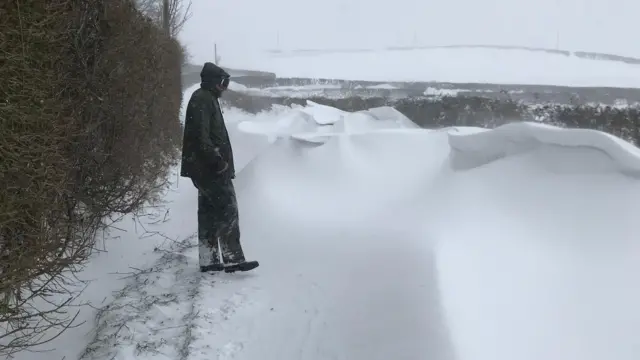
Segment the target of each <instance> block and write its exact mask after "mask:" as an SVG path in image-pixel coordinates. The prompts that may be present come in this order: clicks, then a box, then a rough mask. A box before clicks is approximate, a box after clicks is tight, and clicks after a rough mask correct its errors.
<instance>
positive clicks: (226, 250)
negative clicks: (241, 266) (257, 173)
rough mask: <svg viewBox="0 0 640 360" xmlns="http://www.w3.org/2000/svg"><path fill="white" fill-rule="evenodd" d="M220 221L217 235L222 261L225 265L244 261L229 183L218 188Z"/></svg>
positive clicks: (232, 188)
mask: <svg viewBox="0 0 640 360" xmlns="http://www.w3.org/2000/svg"><path fill="white" fill-rule="evenodd" d="M220 195H221V196H220V202H221V203H220V209H221V210H222V211H221V213H220V215H221V217H220V221H219V223H218V231H219V232H218V235H219V239H220V248H221V250H222V261H223V262H224V263H225V264H235V263H241V262H244V261H245V258H244V252H243V251H242V245H241V244H240V224H239V216H238V200H237V198H236V191H235V188H234V186H233V183H232V182H231V181H228V182H225V183H223V184H221V187H220Z"/></svg>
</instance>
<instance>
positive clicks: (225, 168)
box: [217, 162, 229, 175]
mask: <svg viewBox="0 0 640 360" xmlns="http://www.w3.org/2000/svg"><path fill="white" fill-rule="evenodd" d="M228 168H229V164H228V163H227V162H224V167H223V168H222V170H218V172H217V173H218V175H219V174H222V173H224V172H225V171H227V169H228Z"/></svg>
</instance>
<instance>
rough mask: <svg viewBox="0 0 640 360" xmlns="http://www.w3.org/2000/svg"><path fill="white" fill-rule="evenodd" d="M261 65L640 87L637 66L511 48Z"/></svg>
mask: <svg viewBox="0 0 640 360" xmlns="http://www.w3.org/2000/svg"><path fill="white" fill-rule="evenodd" d="M255 63H256V61H255V59H253V58H247V59H246V60H244V63H243V60H242V59H237V60H236V61H235V62H234V63H233V64H229V65H230V66H231V65H233V66H234V67H246V68H254V67H255V66H256V65H255ZM259 64H260V68H259V70H263V71H271V72H274V73H276V75H277V76H278V77H301V78H333V79H346V80H369V81H382V82H385V81H389V82H393V81H437V82H453V83H491V84H530V85H559V86H576V87H582V86H602V87H629V88H640V65H632V64H624V63H620V62H614V61H601V60H589V59H583V58H578V57H576V56H573V55H572V56H564V55H560V54H550V53H544V52H532V51H527V50H515V49H512V50H505V49H487V48H437V49H421V50H410V51H384V50H380V51H371V52H360V53H329V54H313V56H308V55H306V56H305V55H304V54H302V55H292V54H288V55H287V56H279V55H271V56H269V55H261V56H260V61H259ZM363 64H366V66H363Z"/></svg>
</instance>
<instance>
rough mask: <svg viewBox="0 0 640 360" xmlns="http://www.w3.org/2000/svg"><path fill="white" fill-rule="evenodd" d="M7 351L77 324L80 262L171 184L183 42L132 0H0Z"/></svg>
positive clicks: (2, 340) (1, 296)
mask: <svg viewBox="0 0 640 360" xmlns="http://www.w3.org/2000/svg"><path fill="white" fill-rule="evenodd" d="M0 19H2V21H1V22H0V83H2V87H0V271H1V274H0V327H2V330H3V331H2V332H0V354H2V355H7V354H11V353H13V352H16V351H20V350H23V349H26V348H29V347H32V346H35V345H38V344H41V343H43V342H46V341H48V340H50V339H52V338H53V337H55V336H57V335H58V334H59V333H60V332H61V331H64V330H65V329H66V328H67V327H68V326H70V325H71V324H72V321H73V319H74V316H73V314H68V313H67V311H68V305H69V304H70V302H71V301H72V300H73V299H74V297H75V296H76V295H77V293H75V292H74V290H73V281H71V278H72V276H73V273H74V272H75V271H77V270H79V269H80V267H81V266H82V265H83V264H85V263H86V261H87V259H88V258H89V256H90V254H91V250H92V248H93V246H94V243H95V235H96V233H97V231H98V230H100V229H104V228H105V227H106V226H107V224H106V221H105V220H106V218H107V217H108V216H109V215H111V214H114V213H129V212H134V211H136V210H137V209H139V208H140V207H141V206H143V205H144V204H145V203H146V202H148V201H152V200H153V199H154V198H155V197H156V196H157V194H158V192H159V191H160V190H161V189H162V188H163V186H164V184H165V181H166V175H167V173H168V171H169V168H170V166H171V165H173V164H175V162H176V161H177V156H178V145H179V143H180V136H181V134H180V122H179V110H180V104H181V100H182V99H181V84H180V66H181V64H182V52H181V47H180V45H179V44H178V43H177V42H176V41H175V40H173V39H171V38H170V37H168V36H166V35H164V34H163V33H162V32H161V31H160V30H159V29H157V27H155V26H154V25H153V24H152V23H151V22H150V21H148V20H147V19H145V18H144V17H143V16H141V15H140V14H139V13H138V12H137V11H136V10H135V7H134V6H133V4H132V3H131V2H130V1H127V0H109V1H106V0H84V1H75V0H49V1H39V0H8V1H4V2H0Z"/></svg>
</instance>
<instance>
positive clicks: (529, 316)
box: [17, 93, 640, 360]
mask: <svg viewBox="0 0 640 360" xmlns="http://www.w3.org/2000/svg"><path fill="white" fill-rule="evenodd" d="M188 95H190V94H189V93H186V94H185V96H186V98H188ZM225 117H226V120H227V122H228V128H229V134H230V137H231V142H232V144H233V146H234V156H236V161H237V168H238V173H237V178H236V190H237V194H238V201H239V209H240V227H241V232H242V237H243V247H244V248H245V252H246V254H247V256H248V257H249V258H255V259H258V260H260V262H261V266H260V267H259V268H258V270H259V271H256V272H253V273H247V274H233V275H227V274H219V275H215V276H210V275H206V274H205V275H203V274H200V273H199V272H197V261H198V256H197V248H196V247H195V246H194V245H195V232H196V209H197V191H196V190H195V189H194V188H193V185H192V184H191V183H190V182H189V181H185V180H186V179H181V180H180V181H179V182H176V187H175V188H172V189H171V190H172V191H170V192H169V193H168V194H167V198H166V199H165V200H166V201H167V205H168V208H167V209H166V210H165V209H155V210H154V212H155V213H156V216H154V217H152V218H151V219H149V220H148V221H147V222H146V223H145V224H144V231H145V234H148V233H153V234H157V235H158V236H159V237H157V238H149V240H147V241H145V242H144V243H145V244H142V242H139V243H136V242H135V241H133V240H135V239H134V238H132V237H131V235H132V234H136V229H134V226H130V228H127V229H126V230H128V231H129V234H128V236H127V237H126V240H127V241H122V244H119V243H115V245H116V246H120V247H121V249H120V251H115V252H114V253H111V254H115V255H116V256H118V257H120V256H122V259H119V260H121V261H114V260H118V259H114V257H113V256H111V257H110V256H109V255H101V256H102V257H101V259H102V260H101V261H97V262H96V263H95V264H97V265H98V267H99V269H97V270H96V272H95V273H93V274H85V277H90V278H96V279H97V281H96V282H95V283H94V285H96V286H97V285H98V284H101V288H105V289H109V290H111V289H113V288H114V287H115V285H117V284H120V285H122V286H124V285H123V284H122V282H124V280H123V276H122V274H123V273H127V272H131V273H132V274H126V275H125V276H124V278H125V279H129V281H128V282H127V284H126V286H124V288H122V290H121V291H119V292H117V293H116V294H114V295H113V296H111V297H108V299H107V300H106V301H105V302H104V303H102V304H100V307H101V311H100V312H99V316H98V317H97V318H96V321H95V329H94V330H93V331H88V330H87V328H86V327H84V328H81V329H82V330H81V331H79V332H78V331H76V330H75V329H74V330H71V331H70V332H69V333H67V335H66V336H64V337H61V338H59V340H58V341H59V342H58V343H55V344H49V347H51V348H55V349H56V351H55V352H54V353H26V354H24V355H20V356H18V357H17V358H18V360H47V359H49V358H51V357H52V356H53V357H59V358H62V357H63V356H66V357H68V358H77V357H78V355H79V354H82V355H83V357H82V359H83V360H102V359H105V358H109V359H111V358H114V359H122V360H128V359H133V358H136V359H138V358H158V357H162V358H167V359H174V358H178V357H179V358H184V359H188V360H201V359H210V358H212V357H213V358H219V359H238V360H249V359H256V358H260V359H279V360H300V359H313V360H316V359H337V358H338V359H368V360H388V359H407V360H423V359H433V360H513V359H518V360H540V359H545V360H566V359H580V360H601V359H616V360H636V359H637V355H638V354H639V353H640V342H639V341H638V340H637V335H636V334H637V333H638V332H639V331H640V310H638V306H637V304H638V303H640V288H639V287H638V286H637V284H636V283H637V281H636V276H637V274H638V273H640V239H638V237H637V235H636V232H637V214H638V213H639V212H640V185H639V183H638V181H637V179H636V177H635V174H636V173H637V169H638V164H639V163H638V159H640V157H639V156H638V150H637V149H636V148H635V147H633V146H632V145H630V144H628V143H625V142H624V141H622V140H619V139H617V138H615V137H611V136H609V135H607V134H604V133H601V132H596V131H585V130H568V129H559V128H555V127H549V126H543V125H540V124H532V123H514V124H508V125H505V126H503V127H500V128H497V129H493V130H487V129H478V128H464V127H457V128H446V129H438V130H430V129H420V128H417V127H416V126H415V125H414V124H413V123H411V122H410V121H408V120H407V119H406V118H405V117H404V116H403V115H402V114H400V113H398V112H397V111H395V110H393V109H391V108H378V109H370V110H367V111H361V112H357V113H347V112H343V111H340V110H337V109H334V108H330V107H326V106H321V105H318V104H314V103H308V106H306V107H293V108H286V107H279V108H276V109H275V110H274V111H271V112H265V113H261V114H258V115H256V116H254V115H249V114H247V113H244V112H242V111H239V110H237V109H225ZM118 234H120V232H118ZM151 239H153V241H152V240H151ZM132 243H136V247H139V249H133V250H128V249H130V248H131V244H132ZM165 243H166V244H165ZM167 244H171V246H166V245H167ZM110 250H113V249H110ZM129 253H131V254H129ZM119 254H120V255H119ZM124 255H128V256H124ZM136 257H137V258H139V259H138V260H136V259H134V258H136ZM136 261H139V262H140V263H137V262H136ZM107 262H108V263H109V264H108V266H106V265H105V264H106V263H107ZM149 263H150V264H151V265H149ZM114 267H115V269H114ZM129 268H132V269H131V270H129ZM134 269H148V270H142V271H138V270H134ZM107 270H108V271H110V272H109V273H107ZM116 272H119V273H120V275H117V276H116V277H117V279H111V280H109V279H110V276H111V278H112V277H113V276H114V275H113V273H116ZM109 274H111V275H110V276H109ZM109 281H111V282H109ZM94 289H95V288H94ZM109 290H104V291H102V292H96V294H97V295H94V297H96V296H98V295H100V296H101V297H105V294H104V293H105V292H107V293H108V292H109ZM132 309H133V310H132ZM83 319H85V320H88V324H89V325H91V324H92V322H91V317H90V316H89V314H88V313H86V314H84V317H83ZM78 340H80V341H82V342H83V344H82V345H80V347H81V348H80V349H79V346H78V344H77V343H74V341H76V342H77V341H78ZM82 350H84V351H82Z"/></svg>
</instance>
